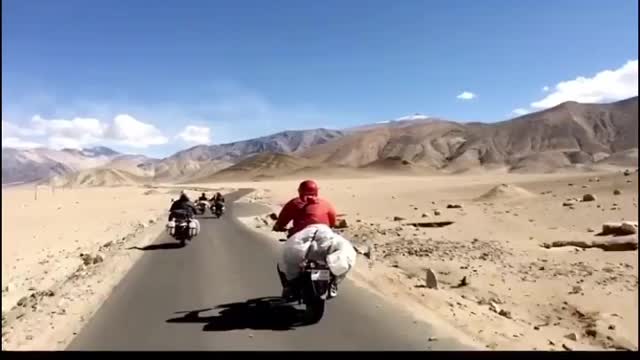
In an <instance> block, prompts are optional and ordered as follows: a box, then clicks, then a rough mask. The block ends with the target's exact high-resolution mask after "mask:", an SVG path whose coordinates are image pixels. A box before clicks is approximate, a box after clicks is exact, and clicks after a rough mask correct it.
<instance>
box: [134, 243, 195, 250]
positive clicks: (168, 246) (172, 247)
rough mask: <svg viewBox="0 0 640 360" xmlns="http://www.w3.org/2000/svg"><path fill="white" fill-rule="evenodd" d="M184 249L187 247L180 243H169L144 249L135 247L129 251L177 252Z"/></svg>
mask: <svg viewBox="0 0 640 360" xmlns="http://www.w3.org/2000/svg"><path fill="white" fill-rule="evenodd" d="M183 247H185V245H183V244H180V243H179V242H168V243H162V244H152V245H147V246H144V247H138V246H134V247H130V248H128V249H127V250H142V251H150V250H175V249H181V248H183Z"/></svg>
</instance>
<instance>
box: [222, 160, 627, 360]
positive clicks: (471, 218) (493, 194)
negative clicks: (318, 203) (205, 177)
mask: <svg viewBox="0 0 640 360" xmlns="http://www.w3.org/2000/svg"><path fill="white" fill-rule="evenodd" d="M296 185H297V182H296V181H274V182H259V183H250V184H249V183H233V184H232V183H228V184H225V186H233V187H249V186H251V187H255V188H257V189H258V190H257V191H256V192H255V193H254V194H253V195H250V196H249V197H248V198H247V199H246V201H249V202H259V203H263V204H267V205H270V206H272V208H273V209H274V211H276V210H278V209H280V208H281V206H282V205H283V204H284V203H285V202H286V201H287V200H288V199H289V198H291V197H293V196H295V189H296ZM320 186H321V196H323V197H325V198H327V199H330V200H331V201H332V202H333V203H334V204H335V206H336V208H337V211H338V213H340V214H341V215H340V218H341V219H344V220H346V225H347V227H346V228H345V229H343V230H342V233H343V234H344V236H345V237H346V238H348V239H349V240H351V241H352V242H353V243H354V244H355V245H356V246H357V247H358V251H359V253H361V254H364V255H363V256H361V260H359V261H360V262H359V263H358V264H357V265H356V268H355V270H354V271H353V273H352V274H351V275H350V276H351V278H352V279H354V280H355V281H356V283H358V284H359V285H361V286H366V287H370V288H373V289H375V290H376V291H377V292H379V293H380V294H382V295H383V296H386V297H388V298H391V299H393V301H394V302H398V303H402V304H403V305H404V306H407V307H409V308H411V309H412V310H413V312H414V313H415V314H416V316H421V317H423V318H426V319H429V320H430V321H435V319H438V321H439V322H440V323H442V324H443V326H444V324H446V325H448V326H453V327H455V328H457V329H459V330H462V331H464V332H465V333H466V334H468V335H469V336H472V337H473V338H474V339H475V340H477V341H478V342H479V343H482V344H484V346H486V348H488V349H496V350H513V349H517V350H525V349H527V350H531V349H535V350H587V349H637V346H638V342H637V339H638V257H637V250H631V251H603V250H601V249H598V248H580V247H576V246H566V247H557V248H545V247H544V245H545V244H547V243H553V242H554V241H583V242H584V241H586V242H590V241H591V240H594V239H600V238H607V237H606V236H605V237H601V236H597V234H598V233H599V232H600V230H601V227H602V224H603V223H606V222H612V221H614V222H620V221H626V220H633V221H637V211H638V210H637V199H638V188H637V187H638V175H637V173H634V174H632V175H631V176H624V175H623V174H622V172H620V171H618V172H613V173H612V172H605V173H591V174H575V173H563V174H551V175H515V174H509V175H506V174H502V175H491V174H484V175H467V176H439V177H438V176H433V177H422V178H412V177H380V178H375V179H349V180H344V179H342V180H340V179H334V180H328V179H325V180H323V181H322V182H321V183H320ZM614 190H619V192H620V195H614ZM616 193H617V192H616ZM585 194H592V195H594V197H595V200H594V201H587V202H582V201H577V202H576V203H575V204H574V205H573V206H563V203H564V202H566V200H567V199H573V198H575V199H580V200H582V198H583V196H584V195H585ZM458 206H459V207H458ZM276 213H277V212H276ZM244 221H245V222H246V223H247V224H248V225H249V226H251V227H253V228H255V229H256V231H261V232H269V230H270V227H271V225H272V220H270V219H269V217H268V216H266V215H265V216H261V217H252V218H247V219H244ZM438 222H444V223H447V222H450V223H451V224H450V225H447V226H443V227H420V226H419V225H417V226H414V225H411V224H414V223H423V224H424V225H423V226H435V225H431V224H427V223H438ZM272 236H273V238H274V239H275V238H277V237H278V235H277V234H273V235H272ZM636 241H637V240H636ZM365 255H366V256H365ZM426 269H430V270H431V271H433V273H435V275H436V277H437V283H438V289H431V288H428V287H427V283H426V275H425V274H426ZM463 279H464V280H463Z"/></svg>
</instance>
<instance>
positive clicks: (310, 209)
mask: <svg viewBox="0 0 640 360" xmlns="http://www.w3.org/2000/svg"><path fill="white" fill-rule="evenodd" d="M291 221H293V227H291V229H289V233H288V236H289V237H291V236H292V235H294V234H295V233H297V232H299V231H301V230H303V229H304V228H306V227H307V226H309V225H313V224H324V225H328V226H330V227H334V226H335V225H336V211H335V209H334V208H333V205H331V204H330V203H329V202H328V201H326V200H324V199H320V198H319V197H318V184H316V182H315V181H313V180H306V181H303V182H302V183H300V186H299V187H298V197H297V198H294V199H291V200H290V201H289V202H288V203H287V204H286V205H285V206H284V207H283V208H282V211H280V215H279V216H278V221H276V223H275V225H274V226H273V231H286V228H287V225H288V224H289V222H291ZM278 275H279V277H280V282H281V283H282V297H283V298H285V299H288V298H289V297H291V296H292V295H293V291H292V285H293V284H292V283H291V282H290V281H287V278H286V276H285V275H284V273H283V272H281V271H280V268H279V267H278ZM294 282H295V280H294ZM337 291H338V287H337V284H336V283H335V282H332V283H331V289H330V294H331V296H336V294H337Z"/></svg>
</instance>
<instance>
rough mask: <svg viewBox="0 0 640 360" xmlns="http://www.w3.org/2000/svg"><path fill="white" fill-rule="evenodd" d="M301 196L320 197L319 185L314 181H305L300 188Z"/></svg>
mask: <svg viewBox="0 0 640 360" xmlns="http://www.w3.org/2000/svg"><path fill="white" fill-rule="evenodd" d="M298 194H300V196H305V195H306V196H318V184H316V182H315V181H313V180H305V181H303V182H301V183H300V186H299V187H298Z"/></svg>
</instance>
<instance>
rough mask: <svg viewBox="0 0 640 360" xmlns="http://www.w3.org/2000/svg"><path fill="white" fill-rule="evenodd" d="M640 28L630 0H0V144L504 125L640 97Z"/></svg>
mask: <svg viewBox="0 0 640 360" xmlns="http://www.w3.org/2000/svg"><path fill="white" fill-rule="evenodd" d="M637 34H638V2H637V1H630V0H607V1H604V0H602V1H595V0H536V1H513V0H483V1H475V0H438V1H435V0H434V1H430V0H391V1H382V0H349V1H344V0H326V1H302V0H273V1H260V0H253V1H248V0H233V1H232V0H229V1H215V0H182V1H173V0H163V1H140V0H111V1H103V2H89V1H80V0H61V1H55V2H54V1H49V0H3V1H2V118H3V146H10V145H11V144H15V145H16V146H22V145H25V146H29V145H35V144H42V145H47V146H57V147H63V146H85V145H94V144H107V145H111V146H113V147H114V148H116V149H120V150H124V151H134V152H142V153H146V154H150V155H154V156H163V155H168V154H170V153H172V152H174V151H176V150H178V149H182V148H185V147H188V146H191V145H193V144H195V143H198V142H210V143H220V142H227V141H234V140H239V139H245V138H249V137H254V136H260V135H266V134H269V133H272V132H275V131H279V130H284V129H296V128H312V127H333V128H344V127H350V126H354V125H358V124H363V123H370V122H377V121H383V120H388V119H394V118H398V117H400V116H404V115H407V114H411V113H416V112H419V113H422V114H426V115H429V116H438V117H442V118H446V119H451V120H458V121H498V120H504V119H506V118H510V117H513V116H515V115H514V113H513V111H514V110H516V109H518V110H517V111H516V113H517V114H524V113H525V112H527V111H535V110H539V109H542V108H545V107H549V106H552V105H553V104H555V103H557V102H559V101H561V100H567V99H569V100H578V101H581V100H586V101H593V102H604V101H611V100H616V99H618V98H621V97H628V96H633V95H636V94H637V58H638V35H637ZM633 60H635V62H629V61H633ZM606 70H610V71H611V72H606ZM634 72H635V76H633V74H634ZM632 76H633V77H634V79H631V77H632ZM579 77H584V80H576V79H578V78H579ZM545 86H547V87H548V89H547V91H544V90H543V87H545ZM463 92H467V93H471V94H472V95H470V94H467V95H468V96H459V95H461V94H463ZM465 98H466V99H465ZM118 116H119V118H118V119H119V120H118V121H116V117H118ZM34 117H35V121H34ZM188 126H191V127H190V128H189V129H188V131H185V129H186V127H188ZM207 130H208V133H207ZM5 132H7V133H8V135H5ZM180 134H182V136H179V135H180ZM5 140H6V141H5ZM7 144H8V145H7Z"/></svg>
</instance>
